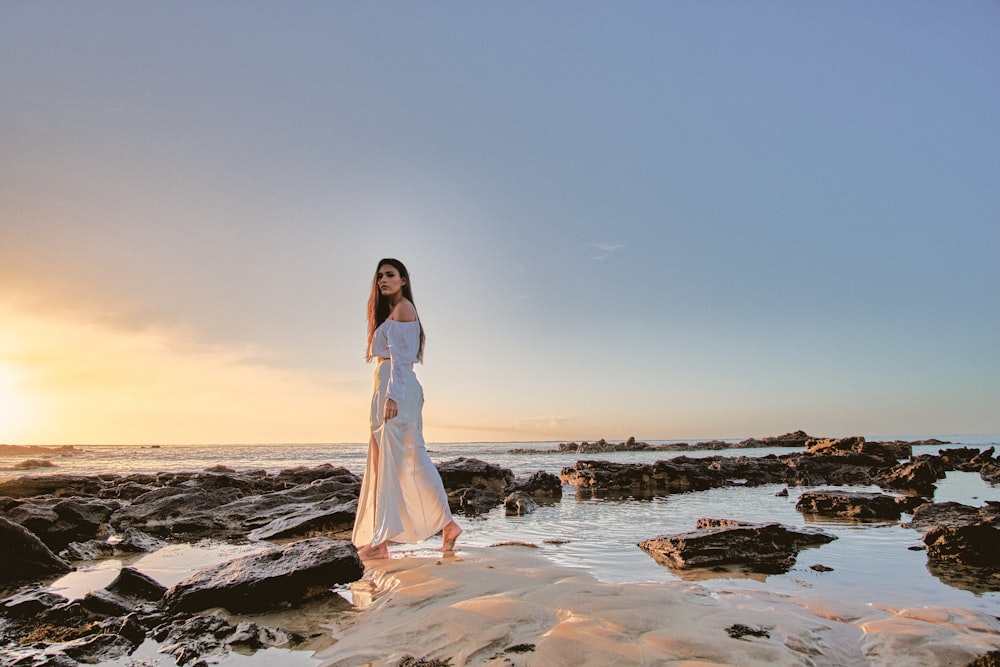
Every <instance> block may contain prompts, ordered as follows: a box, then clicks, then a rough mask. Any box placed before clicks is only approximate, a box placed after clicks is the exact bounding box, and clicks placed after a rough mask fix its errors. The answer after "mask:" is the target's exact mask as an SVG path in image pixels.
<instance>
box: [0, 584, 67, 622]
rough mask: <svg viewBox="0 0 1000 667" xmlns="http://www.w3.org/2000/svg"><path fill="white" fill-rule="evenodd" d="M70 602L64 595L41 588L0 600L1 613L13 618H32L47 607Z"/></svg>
mask: <svg viewBox="0 0 1000 667" xmlns="http://www.w3.org/2000/svg"><path fill="white" fill-rule="evenodd" d="M67 602H69V600H67V599H66V598H64V597H63V596H61V595H59V594H57V593H52V592H49V591H44V590H41V589H38V590H33V591H28V592H25V593H19V594H17V595H12V596H11V597H9V598H7V599H5V600H3V601H2V602H0V615H2V616H4V617H5V618H11V619H17V620H22V619H31V618H34V617H35V616H37V615H38V614H40V613H42V612H43V611H45V610H46V609H51V608H52V607H55V606H57V605H61V604H66V603H67Z"/></svg>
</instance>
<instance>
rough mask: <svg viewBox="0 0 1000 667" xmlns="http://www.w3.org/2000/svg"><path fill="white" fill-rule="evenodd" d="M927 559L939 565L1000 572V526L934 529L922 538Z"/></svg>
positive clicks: (980, 525)
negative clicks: (974, 567) (925, 547)
mask: <svg viewBox="0 0 1000 667" xmlns="http://www.w3.org/2000/svg"><path fill="white" fill-rule="evenodd" d="M923 540H924V544H926V545H927V557H928V558H929V559H931V560H935V561H938V562H942V563H955V564H958V565H972V566H976V567H984V568H990V569H992V570H995V571H997V572H1000V527H998V526H994V525H989V524H986V523H976V524H972V525H968V526H957V527H952V526H934V527H933V528H931V529H930V530H929V531H927V533H926V534H924V537H923Z"/></svg>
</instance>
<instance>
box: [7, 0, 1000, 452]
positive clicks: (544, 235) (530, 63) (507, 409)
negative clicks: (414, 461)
mask: <svg viewBox="0 0 1000 667" xmlns="http://www.w3.org/2000/svg"><path fill="white" fill-rule="evenodd" d="M998 32H1000V3H997V2H993V1H987V0H980V1H970V2H963V3H946V2H920V1H917V2H913V1H910V0H907V1H905V2H904V1H898V0H887V1H886V2H879V3H870V2H861V1H850V0H849V1H847V2H835V3H834V2H828V3H803V2H790V1H789V2H784V1H780V0H776V1H773V2H737V1H723V0H719V1H716V2H694V1H691V2H686V1H685V2H682V1H663V2H641V1H636V2H625V3H619V2H590V1H583V2H578V1H572V2H569V1H551V2H520V1H515V2H478V3H467V2H454V1H441V2H433V3H413V2H379V1H376V2H357V3H351V2H285V3H266V2H244V1H243V0H240V1H236V0H232V1H225V0H214V1H211V2H199V3H193V2H167V1H163V2H154V1H143V2H124V1H122V2H110V1H106V2H92V3H77V2H68V1H67V2H51V1H48V0H38V1H34V2H16V1H14V0H0V90H3V94H2V96H0V442H7V443H12V444H66V443H79V444H99V443H106V444H116V443H133V444H140V443H141V444H148V443H162V444H170V443H178V444H182V443H206V444H207V443H297V442H302V443H305V442H309V443H324V442H329V443H339V442H364V441H366V440H367V438H368V436H367V429H368V421H367V420H368V405H369V401H370V398H371V382H372V379H371V373H372V371H373V367H372V366H369V365H366V364H365V361H364V345H365V337H366V320H365V307H366V303H367V298H368V293H369V291H370V289H371V282H372V277H373V275H374V272H375V269H376V264H377V262H378V260H379V259H380V258H382V257H397V258H399V259H401V260H402V261H403V262H404V263H405V264H406V265H407V267H408V268H409V270H410V273H411V279H412V287H413V292H414V302H415V305H416V307H417V310H418V312H419V315H420V318H421V321H422V323H423V325H424V328H425V331H426V335H427V347H426V350H425V358H424V364H422V365H420V366H418V367H417V375H418V377H419V378H420V380H421V383H422V384H423V386H424V391H425V396H426V403H425V407H424V428H425V437H426V438H427V440H428V441H429V442H432V443H433V442H442V443H443V442H478V441H536V440H538V441H569V440H577V441H579V440H596V439H598V438H607V439H609V440H614V439H624V438H627V437H630V436H634V437H636V438H638V439H641V440H670V439H678V440H682V439H707V438H744V437H751V436H754V437H763V436H768V435H777V434H780V433H785V432H787V431H791V430H795V429H803V430H806V431H807V432H808V433H810V434H812V435H818V436H838V435H865V436H868V437H876V436H879V437H888V436H902V437H907V436H915V437H918V436H919V437H924V436H931V435H940V434H984V433H988V434H993V433H1000V262H998V257H1000V182H998V179H997V173H998V172H997V164H998V163H997V159H998V156H1000V122H998V120H997V119H998V118H1000V40H998V39H997V38H996V37H997V34H998Z"/></svg>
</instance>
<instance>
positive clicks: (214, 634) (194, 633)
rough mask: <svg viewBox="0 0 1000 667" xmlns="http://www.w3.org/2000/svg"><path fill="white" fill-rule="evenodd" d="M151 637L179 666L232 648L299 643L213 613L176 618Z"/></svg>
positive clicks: (285, 635) (290, 636)
mask: <svg viewBox="0 0 1000 667" xmlns="http://www.w3.org/2000/svg"><path fill="white" fill-rule="evenodd" d="M153 637H154V639H156V641H158V642H161V643H162V644H163V646H162V647H161V648H160V652H161V653H165V654H167V655H171V656H173V658H174V660H175V661H176V662H177V664H178V665H188V664H191V663H196V662H197V661H200V660H202V659H203V657H206V656H213V655H220V654H223V653H225V652H227V651H229V650H230V649H231V648H232V647H239V648H240V649H242V650H244V651H245V650H251V651H253V650H256V649H259V648H265V647H270V646H288V645H294V644H297V643H299V642H301V641H302V637H299V636H298V635H295V634H292V633H288V632H285V631H283V630H278V629H274V628H268V627H263V626H259V625H257V624H256V623H252V622H249V621H244V622H241V623H239V624H238V625H235V626H234V625H232V624H231V623H230V622H229V621H227V620H225V619H223V618H221V617H219V616H217V615H215V614H209V615H206V616H190V617H181V618H177V619H175V620H174V621H173V622H171V623H170V624H168V625H164V626H160V627H158V628H157V629H156V630H154V632H153ZM198 664H201V663H198Z"/></svg>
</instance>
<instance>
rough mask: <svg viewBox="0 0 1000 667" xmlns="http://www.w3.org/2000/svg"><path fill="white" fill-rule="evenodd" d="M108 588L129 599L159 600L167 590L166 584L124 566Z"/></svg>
mask: <svg viewBox="0 0 1000 667" xmlns="http://www.w3.org/2000/svg"><path fill="white" fill-rule="evenodd" d="M106 588H107V590H109V591H111V592H112V593H116V594H118V595H120V596H122V597H125V598H127V599H129V600H144V601H147V602H159V601H160V599H162V598H163V595H164V593H166V592H167V589H166V587H165V586H163V585H162V584H160V582H158V581H156V580H155V579H153V578H152V577H150V576H149V575H146V574H143V573H142V572H140V571H139V570H136V569H135V568H133V567H123V568H122V569H121V571H120V572H118V576H117V577H115V580H114V581H112V582H111V583H110V584H108V585H107V587H106Z"/></svg>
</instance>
